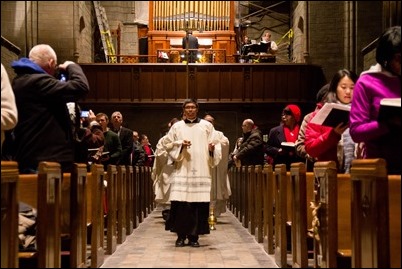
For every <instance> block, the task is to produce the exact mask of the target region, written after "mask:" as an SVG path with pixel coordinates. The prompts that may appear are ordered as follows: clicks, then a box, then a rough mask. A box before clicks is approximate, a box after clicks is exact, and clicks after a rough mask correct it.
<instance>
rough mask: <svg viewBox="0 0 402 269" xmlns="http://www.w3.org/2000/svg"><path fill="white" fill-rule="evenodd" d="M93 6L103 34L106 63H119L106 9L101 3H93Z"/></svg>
mask: <svg viewBox="0 0 402 269" xmlns="http://www.w3.org/2000/svg"><path fill="white" fill-rule="evenodd" d="M93 4H94V8H95V13H96V20H97V21H98V26H99V31H100V34H101V39H102V46H103V50H104V51H105V57H106V62H107V63H117V57H116V52H115V50H114V46H113V41H112V35H111V33H110V30H109V23H108V22H107V17H106V11H105V8H104V7H102V6H101V4H100V1H93Z"/></svg>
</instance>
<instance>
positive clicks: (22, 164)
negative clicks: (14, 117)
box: [5, 44, 89, 173]
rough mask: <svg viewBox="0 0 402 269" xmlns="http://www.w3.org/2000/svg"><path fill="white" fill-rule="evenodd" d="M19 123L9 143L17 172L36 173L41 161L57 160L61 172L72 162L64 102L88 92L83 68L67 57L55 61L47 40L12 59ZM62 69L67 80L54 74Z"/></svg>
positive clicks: (75, 100)
mask: <svg viewBox="0 0 402 269" xmlns="http://www.w3.org/2000/svg"><path fill="white" fill-rule="evenodd" d="M11 66H12V68H13V69H14V71H15V73H16V76H15V78H14V80H13V83H12V85H13V89H14V94H15V100H16V105H17V109H18V123H17V125H16V127H15V128H14V130H13V135H14V139H13V141H7V140H6V141H5V143H11V144H12V146H11V148H12V149H13V152H12V153H11V154H12V156H13V159H14V160H15V161H17V162H18V165H19V171H20V173H37V172H38V165H39V162H41V161H53V162H59V163H60V164H61V168H62V171H63V172H71V170H72V168H73V163H74V155H75V153H74V138H73V132H72V125H71V121H70V120H69V113H68V110H67V108H66V104H67V102H77V101H78V100H80V99H81V98H83V97H84V96H85V95H86V94H87V93H88V92H89V84H88V80H87V78H86V76H85V74H84V72H83V70H82V68H81V67H80V66H79V65H78V64H76V63H74V62H72V61H66V62H64V63H63V64H60V65H58V64H57V55H56V52H55V51H54V50H53V48H52V47H50V46H49V45H47V44H39V45H36V46H34V47H33V48H32V49H31V51H30V52H29V58H21V59H19V60H17V61H14V62H13V63H12V65H11ZM58 70H60V71H62V72H63V73H64V74H65V75H66V77H67V78H68V80H66V81H61V80H60V78H59V77H56V73H57V71H58Z"/></svg>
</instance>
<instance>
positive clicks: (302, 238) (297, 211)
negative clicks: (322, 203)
mask: <svg viewBox="0 0 402 269" xmlns="http://www.w3.org/2000/svg"><path fill="white" fill-rule="evenodd" d="M290 177H291V178H290V191H291V195H290V197H289V198H290V203H291V208H292V209H291V238H292V267H294V268H307V267H308V251H307V204H306V202H307V201H308V199H307V177H306V166H305V164H304V163H292V164H291V167H290Z"/></svg>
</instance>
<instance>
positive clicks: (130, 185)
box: [125, 165, 136, 235]
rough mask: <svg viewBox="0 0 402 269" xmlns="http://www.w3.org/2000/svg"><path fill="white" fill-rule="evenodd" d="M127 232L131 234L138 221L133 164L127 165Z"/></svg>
mask: <svg viewBox="0 0 402 269" xmlns="http://www.w3.org/2000/svg"><path fill="white" fill-rule="evenodd" d="M126 177H127V179H126V182H127V187H126V189H125V191H126V201H127V203H126V234H127V235H130V234H131V233H132V232H133V230H134V222H135V221H136V219H135V215H134V207H135V205H134V203H135V197H134V193H135V185H134V169H133V166H131V165H126Z"/></svg>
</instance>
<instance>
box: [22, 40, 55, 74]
mask: <svg viewBox="0 0 402 269" xmlns="http://www.w3.org/2000/svg"><path fill="white" fill-rule="evenodd" d="M29 59H30V60H31V61H32V62H34V63H36V64H37V65H39V66H40V67H41V68H42V69H43V70H45V71H46V73H48V74H50V75H52V76H53V75H54V74H55V72H56V69H57V55H56V52H55V51H54V50H53V48H52V47H51V46H49V45H47V44H39V45H36V46H34V47H33V48H32V49H31V51H30V52H29Z"/></svg>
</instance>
